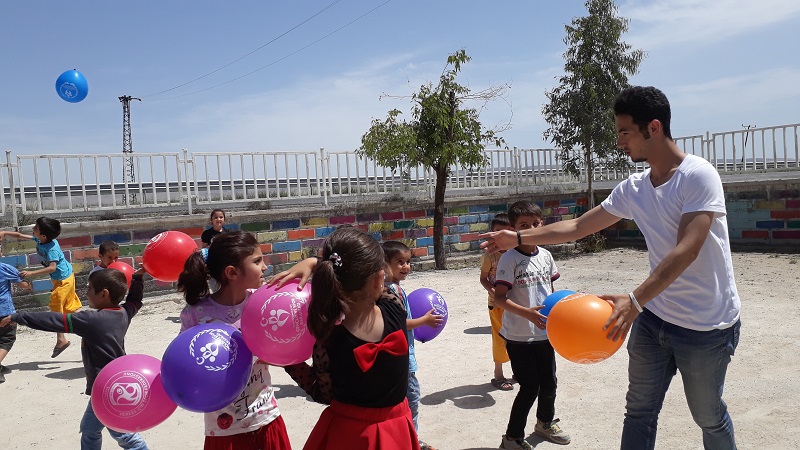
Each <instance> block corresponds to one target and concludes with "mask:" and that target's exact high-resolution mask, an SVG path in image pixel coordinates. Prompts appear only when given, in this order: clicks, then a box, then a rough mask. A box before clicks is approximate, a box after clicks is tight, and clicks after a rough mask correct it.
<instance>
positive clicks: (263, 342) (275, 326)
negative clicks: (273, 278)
mask: <svg viewBox="0 0 800 450" xmlns="http://www.w3.org/2000/svg"><path fill="white" fill-rule="evenodd" d="M299 281H300V280H292V281H289V282H287V283H286V284H285V285H283V286H282V287H281V288H280V289H276V288H275V285H273V286H266V285H264V286H261V287H260V288H258V289H257V290H256V291H255V292H254V293H253V294H252V295H250V297H249V298H248V299H247V304H246V305H245V306H244V310H243V311H242V335H244V340H245V342H246V343H247V346H248V347H250V349H251V350H252V351H253V353H255V355H256V356H258V357H259V358H261V359H262V360H264V361H266V362H267V363H269V364H272V365H275V366H288V365H291V364H297V363H299V362H303V361H305V360H307V359H308V358H310V357H311V352H312V351H313V349H314V342H315V339H314V336H312V335H311V332H310V331H309V330H308V328H307V327H306V323H307V321H308V305H309V304H310V303H311V284H310V283H306V285H305V286H303V289H302V290H300V291H298V290H297V285H298V283H299Z"/></svg>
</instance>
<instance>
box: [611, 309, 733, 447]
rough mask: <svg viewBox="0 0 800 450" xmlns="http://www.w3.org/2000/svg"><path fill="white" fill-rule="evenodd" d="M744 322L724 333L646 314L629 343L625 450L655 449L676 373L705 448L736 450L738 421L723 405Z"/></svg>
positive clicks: (624, 430)
mask: <svg viewBox="0 0 800 450" xmlns="http://www.w3.org/2000/svg"><path fill="white" fill-rule="evenodd" d="M740 328H741V322H740V321H737V322H736V323H735V324H734V325H733V326H731V327H729V328H726V329H724V330H711V331H694V330H689V329H686V328H683V327H679V326H677V325H673V324H671V323H669V322H665V321H663V320H661V319H660V318H658V316H656V315H655V314H653V313H652V312H650V311H648V310H645V311H644V312H643V313H642V314H641V315H640V316H639V317H638V318H637V319H636V321H635V322H634V323H633V326H632V327H631V332H630V337H629V338H628V356H629V357H630V361H629V364H628V383H629V384H628V394H627V396H626V398H625V400H626V402H627V404H626V406H625V409H626V413H625V421H624V426H623V428H622V445H621V446H620V448H621V449H623V450H632V449H635V450H644V449H653V448H654V447H655V443H656V431H657V428H658V413H659V412H660V411H661V406H662V405H663V403H664V396H665V395H666V393H667V389H668V388H669V384H670V381H672V377H673V376H675V373H676V370H680V372H681V378H682V379H683V389H684V392H685V394H686V403H688V405H689V411H691V413H692V418H693V419H694V421H695V423H696V424H697V425H698V426H700V428H701V429H702V430H703V445H704V447H705V448H706V449H713V450H716V449H736V441H735V439H734V436H733V422H732V421H731V418H730V415H728V407H727V405H725V402H724V401H723V400H722V390H723V387H724V385H725V373H726V372H727V369H728V363H729V362H730V361H731V356H733V353H734V350H736V346H737V345H738V344H739V329H740Z"/></svg>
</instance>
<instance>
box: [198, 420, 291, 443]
mask: <svg viewBox="0 0 800 450" xmlns="http://www.w3.org/2000/svg"><path fill="white" fill-rule="evenodd" d="M203 449H204V450H292V444H291V443H289V435H288V434H287V433H286V423H285V422H284V421H283V416H278V417H277V418H275V420H273V421H272V422H270V423H268V424H266V425H264V426H263V427H261V428H259V429H257V430H255V431H250V432H247V433H241V434H232V435H230V436H206V442H205V446H203Z"/></svg>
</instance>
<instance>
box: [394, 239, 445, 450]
mask: <svg viewBox="0 0 800 450" xmlns="http://www.w3.org/2000/svg"><path fill="white" fill-rule="evenodd" d="M383 253H384V257H385V258H386V264H387V265H388V266H389V269H391V283H387V284H388V287H389V289H390V290H391V291H392V292H394V293H395V294H396V295H397V296H398V297H400V298H402V299H403V305H404V306H405V308H406V314H407V316H406V317H407V318H406V328H407V330H408V331H406V339H407V340H408V389H407V390H406V397H407V398H408V407H409V408H410V409H411V418H412V420H413V421H414V429H415V430H416V431H417V434H418V435H419V421H418V420H417V418H418V416H419V413H418V412H419V400H420V388H419V381H418V380H417V374H416V372H417V359H416V357H415V356H414V333H413V332H412V330H413V329H414V328H418V327H421V326H423V325H427V326H429V327H434V328H438V327H440V326H441V325H442V323H443V322H444V319H443V318H442V316H440V315H438V314H434V313H435V312H436V311H435V310H433V309H431V310H430V311H428V312H427V313H426V314H425V315H424V316H422V317H420V318H418V319H413V318H412V317H411V310H410V309H409V306H408V297H407V296H406V292H405V291H404V290H403V288H401V287H400V282H401V281H403V280H405V279H406V277H407V276H408V274H409V273H411V249H410V248H408V246H407V245H406V244H403V243H402V242H400V241H386V242H384V243H383ZM419 447H420V450H436V449H434V448H433V447H431V446H430V445H428V444H426V443H425V442H423V441H422V440H420V441H419Z"/></svg>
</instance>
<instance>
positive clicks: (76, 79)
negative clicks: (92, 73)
mask: <svg viewBox="0 0 800 450" xmlns="http://www.w3.org/2000/svg"><path fill="white" fill-rule="evenodd" d="M56 92H58V96H59V97H61V98H62V99H64V100H66V101H68V102H70V103H78V102H79V101H81V100H83V99H85V98H86V94H88V93H89V83H87V82H86V77H84V76H83V74H82V73H80V72H78V71H77V70H75V69H72V70H68V71H66V72H64V73H62V74H61V75H59V77H58V79H57V80H56Z"/></svg>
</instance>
